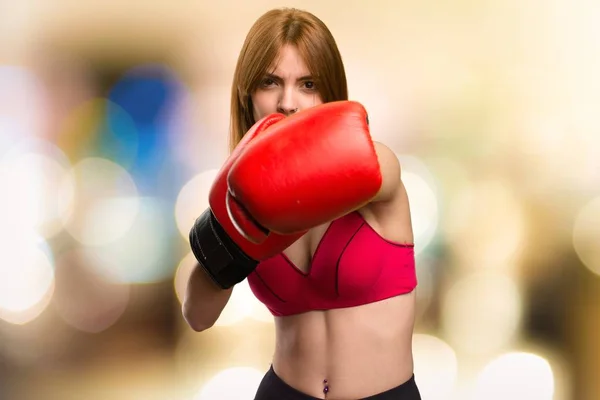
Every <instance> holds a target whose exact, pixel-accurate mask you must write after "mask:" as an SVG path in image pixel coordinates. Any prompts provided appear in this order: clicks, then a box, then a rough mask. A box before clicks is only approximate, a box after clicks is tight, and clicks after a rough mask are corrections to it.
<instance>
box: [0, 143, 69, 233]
mask: <svg viewBox="0 0 600 400" xmlns="http://www.w3.org/2000/svg"><path fill="white" fill-rule="evenodd" d="M69 168H70V165H69V163H68V160H67V159H66V157H65V156H64V154H63V153H62V152H61V151H60V149H58V148H57V147H56V146H54V145H53V144H52V143H50V142H47V141H44V140H39V139H28V140H22V141H20V142H19V144H17V145H14V146H13V147H11V148H10V150H9V151H8V152H7V153H5V155H4V157H3V158H2V159H1V160H0V188H2V189H3V195H2V196H1V197H0V215H2V216H3V220H4V221H5V224H3V227H0V230H1V229H14V228H15V226H16V225H19V226H20V229H24V230H31V231H32V232H36V233H37V234H39V235H41V236H42V237H44V238H46V239H48V238H51V237H52V236H54V235H56V234H58V233H59V232H60V231H62V229H63V222H62V220H61V214H63V213H65V210H64V209H62V208H61V207H63V206H64V204H62V202H61V199H60V198H59V195H58V193H57V191H56V188H57V187H58V186H59V185H60V184H61V182H63V181H64V180H65V177H66V174H67V171H68V170H69ZM67 212H68V211H67ZM9 221H10V222H9Z"/></svg>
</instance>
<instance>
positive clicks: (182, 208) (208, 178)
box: [175, 169, 218, 240]
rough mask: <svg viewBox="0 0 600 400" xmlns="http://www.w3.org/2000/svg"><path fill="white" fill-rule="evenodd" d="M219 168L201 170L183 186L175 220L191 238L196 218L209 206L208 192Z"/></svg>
mask: <svg viewBox="0 0 600 400" xmlns="http://www.w3.org/2000/svg"><path fill="white" fill-rule="evenodd" d="M217 173H218V170H213V169H211V170H208V171H204V172H201V173H199V174H197V175H196V176H194V177H193V178H192V179H190V180H189V181H188V182H187V183H185V185H183V187H182V188H181V190H180V192H179V195H178V196H177V201H176V203H175V220H176V221H177V228H178V229H179V233H180V234H181V236H182V237H183V238H185V240H189V233H190V229H192V226H194V222H195V221H196V218H198V217H199V216H200V214H202V213H203V212H204V211H205V210H206V208H208V193H209V191H210V188H211V186H212V184H213V182H214V180H215V177H216V175H217Z"/></svg>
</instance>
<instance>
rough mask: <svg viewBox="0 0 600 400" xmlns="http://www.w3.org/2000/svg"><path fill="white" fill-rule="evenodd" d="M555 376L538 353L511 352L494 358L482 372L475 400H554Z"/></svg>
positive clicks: (476, 388) (476, 387)
mask: <svg viewBox="0 0 600 400" xmlns="http://www.w3.org/2000/svg"><path fill="white" fill-rule="evenodd" d="M553 396H554V375H553V371H552V367H551V366H550V364H549V363H548V361H547V360H546V359H544V358H542V357H540V356H538V355H536V354H529V353H516V352H515V353H508V354H504V355H502V356H500V357H497V358H496V359H494V360H492V361H491V362H490V363H489V364H488V365H487V366H486V367H485V368H484V369H483V370H482V371H481V373H480V374H479V378H478V380H477V384H476V386H475V394H474V396H473V400H504V399H511V400H530V399H536V400H538V399H539V400H552V399H553Z"/></svg>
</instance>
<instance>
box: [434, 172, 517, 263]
mask: <svg viewBox="0 0 600 400" xmlns="http://www.w3.org/2000/svg"><path fill="white" fill-rule="evenodd" d="M448 213H449V215H448V218H447V223H446V224H445V225H444V227H445V236H446V238H447V240H448V242H449V243H450V244H451V245H452V246H453V247H454V251H453V253H455V255H456V257H457V258H458V266H459V267H460V269H462V270H465V271H473V270H481V269H486V270H488V269H489V270H498V271H505V272H508V273H514V272H516V271H518V267H519V265H520V264H519V255H520V254H521V251H522V249H523V247H524V243H525V241H526V238H527V234H528V232H527V220H526V218H525V215H524V211H523V209H522V206H521V204H520V202H519V200H518V199H517V195H516V193H515V190H514V189H513V188H512V187H511V186H509V185H508V184H506V183H505V182H502V181H501V180H498V179H494V180H486V181H483V182H478V183H473V184H472V185H471V186H468V187H465V188H464V189H463V190H462V191H461V192H460V194H459V195H458V196H457V197H456V199H455V201H454V202H453V203H451V204H450V205H449V211H448Z"/></svg>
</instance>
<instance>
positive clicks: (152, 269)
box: [0, 0, 600, 400]
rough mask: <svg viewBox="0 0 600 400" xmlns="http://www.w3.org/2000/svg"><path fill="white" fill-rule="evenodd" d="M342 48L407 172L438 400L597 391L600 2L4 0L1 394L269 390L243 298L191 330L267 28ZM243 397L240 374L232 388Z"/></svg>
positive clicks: (430, 386) (26, 399)
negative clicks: (233, 125) (195, 283)
mask: <svg viewBox="0 0 600 400" xmlns="http://www.w3.org/2000/svg"><path fill="white" fill-rule="evenodd" d="M280 6H293V7H298V8H303V9H306V10H309V11H311V12H313V13H315V14H316V15H317V16H319V17H320V18H321V19H322V20H323V21H324V22H325V23H326V24H327V25H328V26H329V28H330V29H331V31H332V32H333V34H334V36H335V37H336V39H337V41H338V45H339V47H340V50H341V52H342V55H343V58H344V61H345V63H346V68H347V74H348V80H349V89H350V97H351V98H352V99H354V100H358V101H361V102H362V103H363V104H365V105H366V107H367V108H368V110H369V113H370V117H371V126H372V132H373V136H374V137H375V138H376V139H377V140H380V141H383V142H385V143H387V144H388V145H389V146H390V147H392V148H393V149H394V151H395V152H396V153H397V154H398V157H399V158H400V160H401V162H402V165H403V170H404V181H405V185H406V187H407V190H408V194H409V198H410V201H411V205H412V214H413V223H414V229H415V236H416V244H417V247H416V249H417V257H418V260H417V262H418V275H419V288H418V298H419V304H418V318H417V327H416V334H415V337H414V352H415V375H416V378H417V382H418V384H419V386H420V388H421V391H422V395H423V398H424V399H425V400H451V399H457V400H458V399H477V400H479V399H486V400H490V399H492V400H494V399H506V398H510V399H512V400H522V399H523V400H524V399H528V400H572V399H573V400H588V399H590V400H591V399H598V398H600V379H598V378H599V377H600V373H599V371H598V368H600V343H599V340H598V332H599V328H600V277H599V276H598V274H600V150H599V149H600V132H599V130H600V122H599V119H598V116H599V115H600V114H599V109H600V76H599V74H598V71H600V29H599V28H598V21H599V20H600V3H599V2H597V1H595V0H555V1H551V2H548V1H542V0H519V1H517V0H504V1H492V0H482V1H477V2H473V1H462V0H452V1H444V2H438V1H428V0H425V1H404V0H400V1H392V0H373V1H370V2H365V1H358V0H354V1H349V0H347V1H344V2H342V1H328V0H323V1H316V0H306V1H292V0H290V1H287V2H279V1H271V0H255V1H253V2H243V1H239V0H237V1H233V0H221V1H218V2H206V1H199V0H196V1H179V2H168V1H164V0H162V1H139V0H132V1H128V2H116V1H115V2H111V1H98V0H84V1H75V0H53V1H35V0H20V1H9V0H4V1H3V2H0V191H1V194H0V221H1V224H0V248H1V251H0V399H2V400H4V399H7V400H13V399H15V400H38V399H45V400H54V399H56V400H59V399H60V400H63V399H90V400H96V399H112V400H116V399H119V400H120V399H123V400H125V399H127V400H131V399H144V400H154V399H156V400H159V399H160V400H166V399H169V400H184V399H185V400H215V399H239V400H245V399H251V398H252V393H253V391H254V389H255V388H256V386H257V385H258V382H259V380H260V379H261V378H262V375H263V374H264V372H266V370H267V369H268V367H269V363H270V361H271V356H272V354H273V349H274V329H273V328H274V327H273V323H272V320H271V317H270V315H269V314H268V313H267V311H266V309H265V308H264V307H263V306H262V305H261V304H259V303H258V302H257V301H256V300H255V299H254V298H253V296H252V294H251V292H250V290H249V289H248V287H247V285H246V284H245V283H243V284H240V285H239V288H238V289H236V290H235V291H234V295H233V297H232V300H231V301H230V302H229V304H228V306H227V308H226V309H225V311H224V313H223V315H222V316H221V318H220V320H219V321H218V323H217V326H215V327H214V328H213V329H211V330H209V331H206V332H203V333H195V332H193V331H192V330H191V329H190V328H188V327H187V325H186V324H185V322H184V321H183V319H182V317H181V311H180V307H181V299H182V295H183V291H184V288H185V282H186V279H187V276H188V275H189V273H190V267H191V266H192V264H193V262H192V256H191V254H190V251H189V245H188V242H187V233H188V231H189V229H190V227H191V226H192V224H193V221H194V219H195V217H197V216H198V215H199V214H200V213H201V212H202V211H203V210H204V209H205V207H206V206H207V190H208V188H209V185H210V184H211V182H212V179H213V177H214V174H215V172H216V169H217V168H219V167H220V165H221V163H222V162H223V161H224V160H225V157H226V156H227V132H228V128H229V96H230V85H231V80H232V75H233V70H234V66H235V63H236V59H237V55H238V52H239V50H240V48H241V45H242V43H243V40H244V38H245V35H246V33H247V31H248V29H249V28H250V26H251V25H252V24H253V22H254V21H255V20H256V18H258V17H259V16H260V15H261V14H263V13H264V12H266V11H267V10H269V9H271V8H273V7H280ZM232 382H236V384H235V385H234V384H232Z"/></svg>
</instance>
